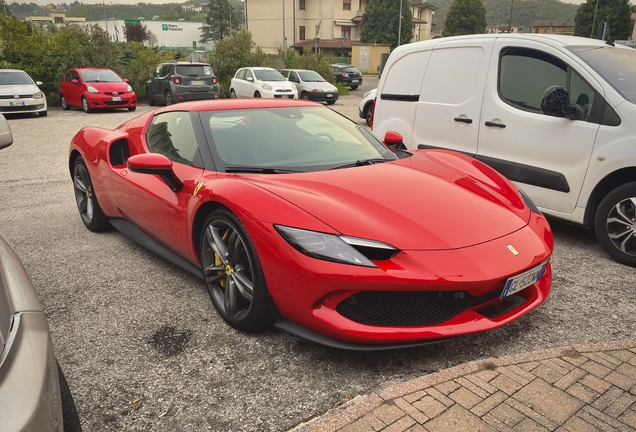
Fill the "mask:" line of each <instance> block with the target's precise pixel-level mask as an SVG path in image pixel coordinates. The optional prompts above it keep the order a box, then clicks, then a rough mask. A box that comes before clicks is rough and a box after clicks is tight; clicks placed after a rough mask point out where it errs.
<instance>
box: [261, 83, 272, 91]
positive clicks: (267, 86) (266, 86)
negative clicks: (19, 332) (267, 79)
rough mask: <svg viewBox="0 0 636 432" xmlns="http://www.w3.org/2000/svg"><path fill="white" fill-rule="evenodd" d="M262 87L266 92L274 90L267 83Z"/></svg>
mask: <svg viewBox="0 0 636 432" xmlns="http://www.w3.org/2000/svg"><path fill="white" fill-rule="evenodd" d="M261 87H263V88H264V89H265V90H271V89H272V86H271V85H269V84H267V83H263V84H261Z"/></svg>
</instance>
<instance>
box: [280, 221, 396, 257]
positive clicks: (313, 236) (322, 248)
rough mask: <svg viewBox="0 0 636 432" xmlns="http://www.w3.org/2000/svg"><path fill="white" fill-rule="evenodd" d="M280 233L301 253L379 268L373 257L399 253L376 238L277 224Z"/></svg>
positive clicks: (390, 255)
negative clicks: (362, 237) (340, 234)
mask: <svg viewBox="0 0 636 432" xmlns="http://www.w3.org/2000/svg"><path fill="white" fill-rule="evenodd" d="M274 228H276V230H277V231H278V233H279V234H280V235H281V236H282V237H283V238H284V239H285V241H287V243H289V244H290V245H291V246H292V247H293V248H294V249H296V250H297V251H298V252H301V253H303V254H305V255H307V256H310V257H312V258H318V259H322V260H325V261H333V262H338V263H343V264H353V265H357V266H363V267H377V266H376V265H375V264H373V262H371V259H389V258H391V257H392V256H395V254H397V253H398V252H399V250H398V249H396V248H395V247H393V246H391V245H389V244H386V243H382V242H378V241H375V240H367V239H361V238H357V237H348V236H338V235H334V234H326V233H321V232H317V231H308V230H303V229H298V228H291V227H286V226H281V225H274Z"/></svg>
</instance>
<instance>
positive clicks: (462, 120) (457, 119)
mask: <svg viewBox="0 0 636 432" xmlns="http://www.w3.org/2000/svg"><path fill="white" fill-rule="evenodd" d="M453 120H455V121H456V122H461V123H468V124H471V123H472V122H473V119H469V118H464V117H455V118H454V119H453Z"/></svg>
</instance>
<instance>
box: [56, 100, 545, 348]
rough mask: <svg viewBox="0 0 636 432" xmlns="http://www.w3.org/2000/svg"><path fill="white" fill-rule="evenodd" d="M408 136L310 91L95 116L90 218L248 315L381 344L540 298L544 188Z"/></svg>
mask: <svg viewBox="0 0 636 432" xmlns="http://www.w3.org/2000/svg"><path fill="white" fill-rule="evenodd" d="M400 139H401V137H400V136H399V135H398V134H396V133H393V132H389V133H387V136H386V138H385V142H384V143H382V142H380V141H378V140H377V139H376V138H375V137H374V136H373V135H372V134H371V133H369V132H368V131H367V130H365V129H364V128H362V127H360V126H358V125H357V124H355V123H353V122H351V121H350V120H348V119H346V118H345V117H343V116H341V115H339V114H337V113H335V112H334V111H332V110H330V109H328V108H326V107H324V106H321V105H318V104H315V103H313V102H306V101H295V100H284V101H281V100H265V99H253V100H236V99H233V100H229V99H228V100H221V101H214V102H209V101H201V102H190V103H184V104H179V105H173V106H170V107H166V108H161V109H158V110H155V111H152V112H149V113H146V114H143V115H141V116H139V117H137V118H135V119H133V120H130V121H128V122H127V123H124V124H123V125H121V126H119V127H118V128H116V129H115V130H106V129H100V128H96V127H88V128H84V129H82V130H81V131H80V132H78V133H77V135H76V136H75V137H74V138H73V141H72V142H71V146H70V155H69V169H70V173H71V176H72V178H73V183H74V189H75V197H76V202H77V206H78V208H79V213H80V216H81V218H82V221H83V222H84V224H85V225H86V227H87V228H88V229H89V230H91V231H101V230H105V229H108V228H110V227H111V226H113V227H115V228H117V229H118V230H120V231H121V232H123V233H124V234H126V235H127V236H129V237H131V238H133V239H134V240H136V241H138V242H140V243H141V244H142V245H144V246H145V247H147V248H149V249H151V250H153V251H155V252H157V253H159V254H160V255H162V256H163V257H165V258H166V259H168V260H171V261H172V262H174V263H176V264H178V265H180V266H182V267H184V268H186V269H188V270H190V271H191V272H192V273H194V274H196V275H198V276H200V277H202V278H203V279H204V280H205V285H206V287H207V289H208V292H209V294H210V297H211V299H212V302H213V304H214V306H215V307H216V309H217V310H218V312H219V314H220V315H221V316H222V317H223V319H224V320H225V321H227V322H228V323H229V324H230V325H231V326H233V327H235V328H237V329H240V330H245V331H259V330H263V329H266V328H269V327H271V326H272V325H275V326H276V327H278V328H281V329H284V330H286V331H289V332H291V333H293V334H296V335H299V336H301V337H304V338H307V339H310V340H313V341H316V342H319V343H322V344H326V345H330V346H334V347H341V348H348V349H383V348H394V347H403V346H410V345H416V344H425V343H430V342H431V341H439V340H442V339H446V338H449V337H452V336H457V335H462V334H466V333H472V332H478V331H483V330H488V329H492V328H495V327H498V326H501V325H503V324H506V323H508V322H510V321H512V320H514V319H516V318H519V317H520V316H522V315H524V314H525V313H527V312H529V311H530V310H532V309H534V308H536V307H537V306H539V305H540V304H541V303H542V302H543V301H544V300H545V299H546V297H547V295H548V292H549V291H550V284H551V279H552V277H551V270H550V262H549V258H550V255H551V253H552V249H553V238H552V233H551V231H550V227H549V225H548V223H547V222H546V220H545V218H544V217H543V216H542V215H541V213H540V212H539V211H538V210H537V209H536V207H535V206H534V204H532V202H531V201H530V200H529V199H528V198H527V197H526V196H525V195H524V194H523V193H522V192H520V191H518V190H517V188H516V187H515V186H514V185H513V184H512V183H511V182H509V181H508V180H506V179H505V178H504V177H502V176H501V175H499V174H498V173H497V172H496V171H494V170H493V169H491V168H489V167H488V166H486V165H484V164H483V163H481V162H479V161H477V160H474V159H472V158H470V157H468V156H464V155H462V154H459V153H453V152H449V151H442V150H418V151H412V152H407V151H402V150H397V149H395V147H397V146H396V144H399V142H400Z"/></svg>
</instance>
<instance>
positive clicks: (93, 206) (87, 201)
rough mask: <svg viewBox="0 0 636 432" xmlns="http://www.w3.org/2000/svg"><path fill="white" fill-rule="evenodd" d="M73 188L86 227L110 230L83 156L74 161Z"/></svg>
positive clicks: (93, 229) (92, 229)
mask: <svg viewBox="0 0 636 432" xmlns="http://www.w3.org/2000/svg"><path fill="white" fill-rule="evenodd" d="M73 188H74V189H75V202H76V203H77V209H78V210H79V213H80V216H81V217H82V222H84V225H86V228H88V229H89V230H91V231H93V232H100V231H106V230H108V229H109V228H110V223H109V222H108V219H107V218H106V216H105V215H104V212H102V208H101V207H100V206H99V202H97V196H95V191H94V190H93V183H92V182H91V177H90V175H89V174H88V168H86V163H85V162H84V159H82V157H81V156H78V157H77V158H76V159H75V162H74V163H73Z"/></svg>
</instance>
